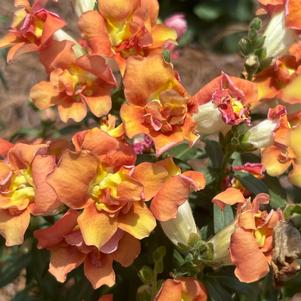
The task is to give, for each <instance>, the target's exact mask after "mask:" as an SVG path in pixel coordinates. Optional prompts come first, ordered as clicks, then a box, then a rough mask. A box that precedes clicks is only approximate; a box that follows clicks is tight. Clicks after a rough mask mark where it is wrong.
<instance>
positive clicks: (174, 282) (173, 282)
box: [155, 277, 207, 301]
mask: <svg viewBox="0 0 301 301" xmlns="http://www.w3.org/2000/svg"><path fill="white" fill-rule="evenodd" d="M182 300H186V301H207V290H206V288H205V286H204V285H203V283H201V282H200V281H198V280H196V279H194V278H192V277H183V278H179V279H167V280H165V281H164V283H163V284H162V287H161V289H160V291H159V293H158V294H157V296H156V297H155V301H182Z"/></svg>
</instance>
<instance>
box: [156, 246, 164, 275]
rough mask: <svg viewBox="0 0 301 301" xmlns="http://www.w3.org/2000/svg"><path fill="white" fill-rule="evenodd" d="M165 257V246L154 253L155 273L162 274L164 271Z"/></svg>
mask: <svg viewBox="0 0 301 301" xmlns="http://www.w3.org/2000/svg"><path fill="white" fill-rule="evenodd" d="M165 255H166V248H165V247H164V246H160V247H158V248H157V249H156V250H155V251H154V253H153V260H154V263H155V270H154V272H155V273H156V274H160V273H162V272H163V270H164V263H163V259H164V256H165Z"/></svg>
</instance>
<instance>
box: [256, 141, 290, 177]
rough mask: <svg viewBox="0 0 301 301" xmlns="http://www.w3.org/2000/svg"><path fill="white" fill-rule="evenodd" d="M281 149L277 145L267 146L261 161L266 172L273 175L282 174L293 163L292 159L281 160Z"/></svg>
mask: <svg viewBox="0 0 301 301" xmlns="http://www.w3.org/2000/svg"><path fill="white" fill-rule="evenodd" d="M280 155H281V150H280V149H278V148H277V147H275V146H270V147H267V148H266V149H265V150H264V151H263V152H262V155H261V162H262V164H263V166H264V168H265V169H266V172H267V173H268V174H269V175H270V176H272V177H278V176H280V175H282V174H283V173H284V172H286V171H287V169H288V168H289V167H290V165H291V160H287V161H286V162H280V160H279V157H280Z"/></svg>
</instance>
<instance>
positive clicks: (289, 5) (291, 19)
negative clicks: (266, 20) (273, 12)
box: [285, 0, 301, 30]
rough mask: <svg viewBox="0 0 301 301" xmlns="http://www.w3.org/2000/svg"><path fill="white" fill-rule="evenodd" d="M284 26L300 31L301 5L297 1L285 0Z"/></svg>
mask: <svg viewBox="0 0 301 301" xmlns="http://www.w3.org/2000/svg"><path fill="white" fill-rule="evenodd" d="M285 14H286V18H285V23H286V24H285V25H286V26H287V27H288V28H291V29H295V30H301V3H300V1H299V0H287V1H286V5H285Z"/></svg>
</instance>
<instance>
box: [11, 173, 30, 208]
mask: <svg viewBox="0 0 301 301" xmlns="http://www.w3.org/2000/svg"><path fill="white" fill-rule="evenodd" d="M34 196H35V190H34V184H33V180H32V176H31V173H30V171H29V170H28V169H21V170H19V171H18V173H17V174H15V175H13V176H12V179H11V184H10V187H9V197H10V199H11V201H12V202H13V203H15V204H21V203H23V202H24V201H28V202H31V201H33V199H34Z"/></svg>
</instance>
